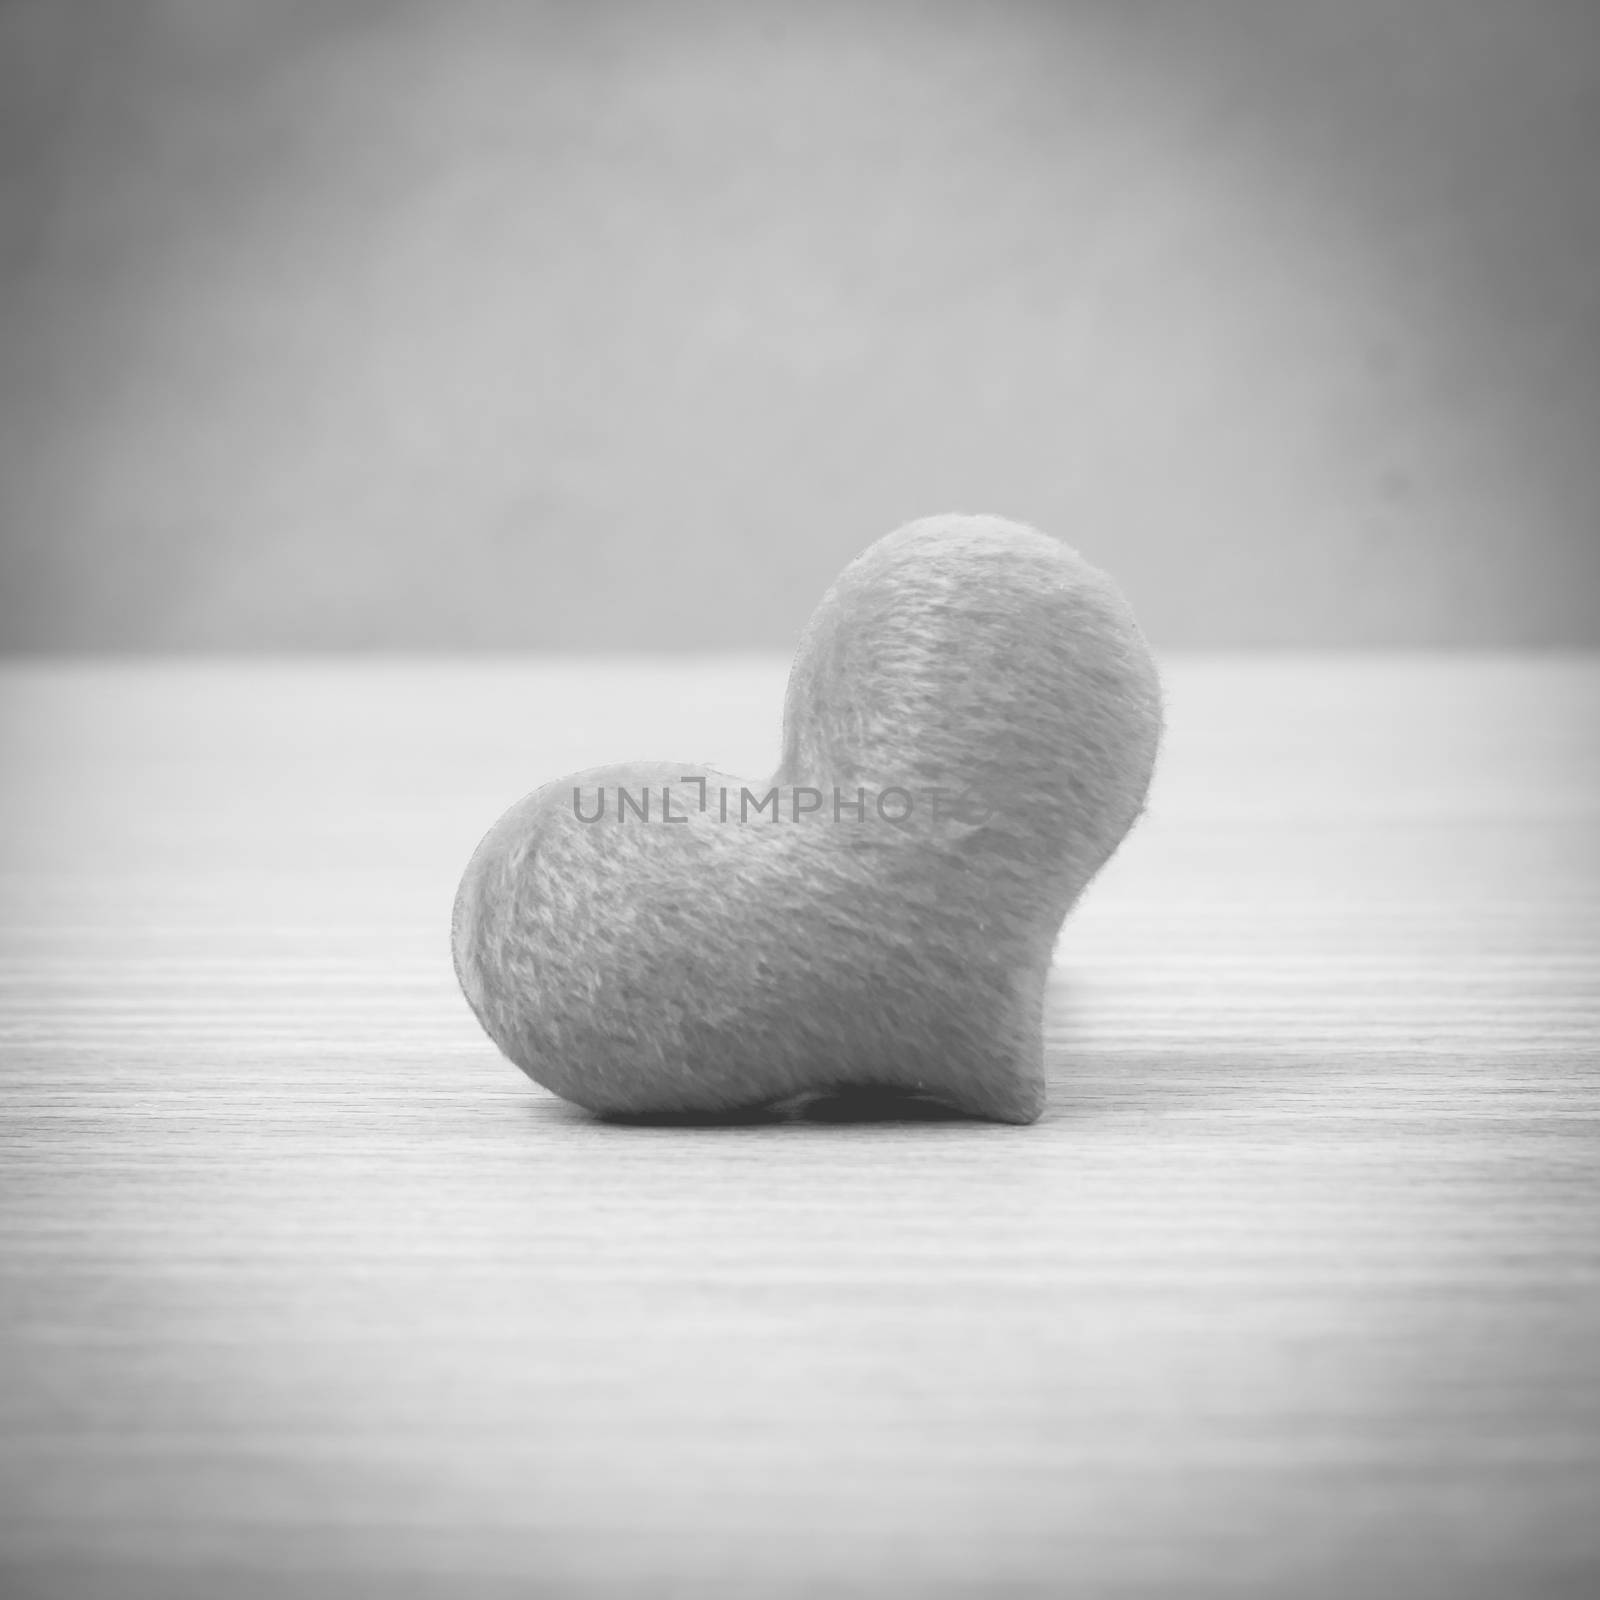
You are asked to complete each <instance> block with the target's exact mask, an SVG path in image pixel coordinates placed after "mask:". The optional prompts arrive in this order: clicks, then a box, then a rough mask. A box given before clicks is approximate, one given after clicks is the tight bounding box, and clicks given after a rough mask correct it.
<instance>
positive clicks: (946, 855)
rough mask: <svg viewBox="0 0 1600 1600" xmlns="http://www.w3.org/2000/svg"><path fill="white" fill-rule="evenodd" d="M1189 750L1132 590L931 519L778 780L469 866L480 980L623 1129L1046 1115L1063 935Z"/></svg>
mask: <svg viewBox="0 0 1600 1600" xmlns="http://www.w3.org/2000/svg"><path fill="white" fill-rule="evenodd" d="M1160 732H1161V700H1160V685H1159V681H1158V678H1157V674H1156V668H1155V663H1154V661H1153V659H1152V657H1151V654H1150V651H1149V648H1148V646H1147V645H1146V643H1145V640H1144V637H1143V635H1142V634H1141V633H1140V631H1139V628H1138V625H1137V624H1136V623H1135V622H1134V619H1133V616H1132V613H1131V612H1130V611H1129V609H1128V606H1127V603H1126V602H1125V601H1124V599H1123V598H1122V596H1121V594H1120V593H1119V592H1118V590H1117V588H1116V586H1115V585H1114V584H1113V583H1112V582H1111V580H1110V579H1109V578H1108V577H1107V576H1106V575H1105V574H1104V573H1102V572H1100V571H1098V570H1097V569H1095V568H1094V567H1092V566H1090V565H1089V564H1088V563H1087V562H1085V561H1084V560H1083V559H1082V558H1081V557H1080V556H1078V555H1077V554H1076V553H1075V552H1074V551H1072V550H1071V549H1069V548H1067V547H1066V546H1065V545H1063V544H1061V543H1060V542H1059V541H1057V540H1055V539H1052V538H1049V537H1048V536H1046V535H1045V534H1042V533H1039V532H1037V531H1036V530H1034V529H1032V528H1027V527H1023V526H1021V525H1019V524H1017V523H1013V522H1008V521H1005V520H1003V519H1001V518H998V517H967V516H944V517H930V518H927V519H925V520H923V521H920V522H913V523H910V524H908V525H907V526H905V527H903V528H900V529H899V530H898V531H896V532H894V533H891V534H890V535H888V537H886V538H884V539H880V540H879V541H878V542H877V543H876V544H874V545H872V546H871V547H870V548H869V549H868V550H867V551H866V552H865V553H864V554H862V555H861V556H860V557H858V558H857V559H856V560H855V561H854V562H852V563H851V564H850V565H849V566H848V567H846V568H845V570H844V572H843V573H842V574H841V575H840V577H839V579H838V580H837V582H835V584H834V585H833V587H832V588H831V589H830V590H829V591H828V593H827V595H826V596H825V597H824V598H823V600H822V603H821V604H820V605H819V606H818V607H817V610H816V611H815V613H814V614H813V615H812V618H811V620H810V622H809V624H808V625H807V627H806V630H805V634H804V637H803V638H802V641H801V644H800V649H799V653H798V655H797V656H796V659H795V663H794V667H793V670H792V671H791V673H790V676H789V686H788V691H787V696H786V700H785V705H784V741H783V760H782V764H781V765H780V767H779V768H778V770H777V772H776V773H775V774H774V775H773V777H771V778H770V779H767V780H765V781H763V782H751V781H750V780H745V779H739V778H736V777H731V776H728V775H726V774H723V773H720V772H716V771H712V770H709V769H706V768H703V767H701V768H697V767H693V766H678V765H663V764H659V763H635V764H629V765H622V766H614V767H603V768H597V769H594V770H591V771H588V772H583V773H579V774H577V775H575V776H572V777H566V778H561V779H558V780H557V781H556V782H554V783H551V784H548V785H546V786H545V787H543V788H541V789H539V790H537V791H535V792H534V793H533V794H531V795H529V796H527V797H526V798H525V799H524V800H522V801H520V802H519V803H518V804H517V805H515V806H513V807H512V808H511V810H510V811H508V812H507V813H506V814H505V816H503V817H502V818H501V819H500V821H499V822H498V823H496V824H495V826H494V827H493V828H492V829H491V830H490V832H489V834H488V835H487V836H486V837H485V839H484V840H483V843H482V844H481V845H480V846H479V847H478V850H477V852H476V854H475V855H474V856H473V857H472V860H471V862H470V863H469V864H468V866H467V869H466V872H465V874H464V876H463V877H462V880H461V888H460V891H459V893H458V895H457V897H456V904H455V915H454V920H453V927H452V945H453V950H454V956H455V965H456V974H457V976H458V978H459V979H460V982H461V987H462V989H463V991H464V992H465V994H466V997H467V1000H468V1003H469V1004H470V1005H471V1007H472V1009H473V1011H474V1012H475V1013H476V1015H477V1017H478V1020H479V1021H480V1022H481V1023H482V1024H483V1027H484V1029H485V1031H486V1032H487V1033H488V1035H489V1037H490V1038H491V1039H492V1040H493V1041H494V1042H495V1044H497V1045H498V1046H499V1047H500V1049H501V1050H502V1051H504V1053H505V1054H506V1055H507V1056H508V1057H510V1059H511V1060H512V1061H513V1062H515V1063H516V1064H517V1066H519V1067H521V1068H522V1070H523V1071H524V1072H526V1073H527V1074H528V1075H529V1076H530V1077H531V1078H533V1079H535V1080H536V1081H537V1082H539V1083H541V1084H543V1085H544V1086H545V1087H546V1088H547V1089H551V1090H553V1091H554V1092H555V1093H556V1094H559V1095H562V1096H564V1097H565V1098H566V1099H568V1100H572V1101H575V1102H576V1103H577V1104H579V1105H582V1106H587V1107H589V1108H590V1109H591V1110H594V1111H598V1112H607V1113H628V1114H643V1113H653V1112H689V1113H694V1112H717V1111H727V1110H734V1109H738V1108H746V1107H759V1106H764V1105H772V1104H777V1103H780V1102H786V1101H790V1100H793V1099H796V1098H798V1097H803V1096H806V1095H810V1094H820V1093H826V1092H830V1091H834V1090H837V1089H840V1088H843V1087H848V1086H862V1087H873V1088H887V1089H893V1090H900V1091H906V1092H910V1093H914V1094H920V1095H923V1096H927V1097H929V1098H931V1099H934V1100H938V1101H940V1102H942V1103H944V1104H946V1105H949V1106H951V1107H954V1108H955V1109H957V1110H961V1111H965V1112H968V1113H971V1114H974V1115H978V1116H984V1117H990V1118H994V1119H997V1120H1000V1121H1006V1122H1031V1121H1033V1120H1034V1119H1035V1118H1036V1117H1038V1115H1039V1114H1040V1112H1041V1111H1042V1109H1043V1107H1044V1101H1045V1080H1044V1060H1043V1009H1044V986H1045V980H1046V977H1047V974H1048V971H1049V967H1050V960H1051V953H1052V949H1053V946H1054V943H1055V938H1056V934H1057V932H1058V931H1059V929H1060V926H1061V923H1062V920H1063V918H1064V917H1065V916H1066V914H1067V912H1068V911H1069V910H1070V909H1071V907H1072V905H1073V903H1074V902H1075V901H1076V900H1077V898H1078V896H1079V895H1080V894H1081V893H1082V892H1083V889H1084V887H1085V885H1087V884H1088V882H1089V880H1090V879H1091V878H1092V877H1093V876H1094V875H1095V873H1096V872H1098V871H1099V870H1100V868H1101V866H1102V865H1103V864H1104V863H1105V861H1106V860H1107V858H1108V857H1109V856H1110V855H1111V853H1112V852H1113V851H1114V850H1115V849H1116V847H1117V845H1118V844H1119V843H1120V842H1121V840H1122V838H1123V836H1124V835H1125V834H1126V833H1127V831H1128V829H1129V828H1130V827H1131V826H1132V825H1133V822H1134V820H1135V818H1136V817H1137V816H1138V814H1139V812H1140V810H1141V808H1142V807H1143V804H1144V798H1145V794H1146V791H1147V789H1148V787H1149V783H1150V776H1151V772H1152V770H1153V767H1154V763H1155V755H1156V747H1157V744H1158V741H1159V738H1160Z"/></svg>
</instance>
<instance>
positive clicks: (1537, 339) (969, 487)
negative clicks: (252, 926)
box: [0, 0, 1600, 650]
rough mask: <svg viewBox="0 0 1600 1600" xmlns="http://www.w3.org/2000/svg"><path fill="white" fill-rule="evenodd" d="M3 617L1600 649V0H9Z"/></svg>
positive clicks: (691, 636)
mask: <svg viewBox="0 0 1600 1600" xmlns="http://www.w3.org/2000/svg"><path fill="white" fill-rule="evenodd" d="M0 74H3V77H0V93H3V103H4V116H5V126H4V130H3V152H4V172H3V181H4V205H3V223H4V237H3V257H0V260H3V269H0V270H3V279H0V359H3V362H4V387H3V413H0V559H3V563H4V566H3V573H0V645H3V647H5V648H7V649H10V650H40V649H43V650H59V649H80V648H91V649H108V650H123V649H133V650H146V649H161V650H165V649H193V648H206V649H213V648H223V649H232V648H241V649H252V650H253V649H265V648H336V649H343V648H419V647H420V648H444V647H481V648H510V647H532V648H576V649H596V650H602V649H617V648H629V647H637V648H663V647H684V648H701V647H723V646H739V647H773V648H782V647H786V646H787V645H789V644H790V643H791V642H792V640H793V636H794V634H795V632H796V630H797V629H798V628H799V626H800V624H801V623H802V622H803V620H804V618H805V616H806V614H807V612H808V611H809V609H810V607H811V605H812V604H813V602H814V601H815V599H816V598H817V597H818V595H819V594H820V592H821V590H822V588H823V587H824V586H825V585H826V583H827V582H828V580H829V579H830V578H831V577H832V575H833V573H834V572H835V571H836V570H837V568H838V567H839V566H840V565H841V564H842V563H843V562H844V561H845V560H846V559H848V558H849V557H850V556H851V555H853V554H854V553H855V552H856V551H857V550H858V549H859V548H860V547H861V546H863V545H864V544H866V543H867V542H869V541H870V540H871V539H872V538H874V537H876V536H877V535H878V534H880V533H882V532H885V531H886V530H887V529H888V528H890V527H892V526H894V525H895V524H896V523H898V522H900V521H902V520H904V519H906V518H908V517H911V516H914V515H919V514H922V513H925V512H929V511H936V510H943V509H967V510H995V511H1001V512H1005V513H1008V514H1011V515H1014V516H1018V517H1022V518H1025V519H1028V520H1031V521H1034V522H1037V523H1039V524H1040V525H1041V526H1044V527H1046V528H1048V529H1050V530H1052V531H1054V532H1057V533H1060V534H1062V535H1064V536H1065V537H1067V538H1068V539H1070V540H1072V541H1073V542H1074V543H1077V544H1079V545H1080V546H1081V547H1082V548H1083V549H1084V550H1085V551H1086V552H1087V553H1089V554H1090V555H1091V556H1092V557H1094V558H1095V559H1097V560H1099V561H1101V562H1102V563H1104V564H1106V565H1108V566H1110V567H1111V568H1112V569H1113V570H1114V571H1115V572H1116V573H1117V574H1118V576H1119V577H1120V578H1121V579H1122V581H1123V583H1124V585H1125V587H1126V588H1127V589H1128V591H1129V593H1130V595H1131V596H1132V598H1133V600H1134V602H1135V605H1136V606H1137V608H1138V610H1139V613H1140V615H1141V617H1142V618H1143V620H1144V622H1145V624H1146V627H1147V630H1148V631H1149V632H1150V634H1151V635H1152V637H1153V639H1154V641H1155V642H1156V643H1157V644H1158V645H1163V646H1232V645H1240V646H1253V645H1283V644H1288V645H1295V644H1307V645H1335V646H1345V645H1349V646H1362V645H1380V644H1381V645H1412V644H1415V645H1422V646H1438V645H1465V646H1483V645H1518V646H1520V645H1536V646H1547V645H1548V646H1561V645H1574V644H1587V645H1593V644H1597V643H1600V605H1597V604H1596V598H1597V594H1600V529H1597V527H1596V520H1597V507H1600V359H1597V357H1600V270H1597V266H1596V262H1597V248H1596V247H1597V244H1600V181H1597V179H1596V177H1595V167H1596V154H1597V149H1600V6H1596V5H1594V4H1592V3H1590V0H1567V3H1563V0H1535V3H1528V0H1522V3H1518V4H1515V5H1512V4H1507V3H1505V0H1407V3H1394V0H1390V3H1383V0H1356V3H1341V4H1337V5H1335V4H1331V3H1330V4H1325V5H1324V4H1311V3H1305V0H1294V3H1281V0H1280V3H1261V4H1223V3H1182V4H1179V3H1171V4H1155V3H1127V0H1117V3H1110V0H1107V3H1104V4H1066V3H1064V4H1057V5H1050V4H997V3H971V4H966V5H962V6H941V5H933V4H922V5H915V6H912V5H886V4H870V3H857V4H852V5H830V4H807V5H799V4H795V5H785V6H777V5H768V4H712V5H689V4H674V5H666V4H658V5H644V4H590V5H580V4H570V5H534V4H528V3H516V4H513V3H506V4H491V3H463V0H452V3H444V0H438V3H433V4H403V3H392V0H391V3H376V0H374V3H360V0H343V3H318V4H289V3H283V4H274V3H267V0H261V3H251V0H79V3H60V0H52V3H44V0H40V3H29V0H10V3H5V4H3V5H0Z"/></svg>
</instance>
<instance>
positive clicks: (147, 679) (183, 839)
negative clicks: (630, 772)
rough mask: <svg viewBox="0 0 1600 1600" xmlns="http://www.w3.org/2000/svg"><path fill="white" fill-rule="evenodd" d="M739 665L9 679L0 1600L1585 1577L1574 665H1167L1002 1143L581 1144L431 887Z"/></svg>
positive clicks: (1595, 1161) (745, 695)
mask: <svg viewBox="0 0 1600 1600" xmlns="http://www.w3.org/2000/svg"><path fill="white" fill-rule="evenodd" d="M785 670H786V663H784V662H782V661H774V660H770V659H766V658H761V659H718V660H698V661H696V660H680V661H676V662H671V661H636V662H617V661H600V660H596V661H576V660H569V661H565V662H549V661H546V662H539V661H533V660H530V661H520V662H519V661H514V660H504V661H493V660H484V661H477V662H467V661H449V660H440V661H425V660H414V661H387V662H385V661H378V662H370V661H369V662H365V663H362V662H355V661H351V662H330V661H317V662H299V663H294V662H233V663H195V662H189V663H181V664H180V663H168V664H143V665H136V664H124V663H115V662H112V663H106V662H100V663H89V662H67V663H58V664H51V665H46V664H13V665H10V666H7V667H5V668H4V669H3V670H0V759H3V765H4V783H3V802H0V823H3V826H0V1049H3V1074H0V1108H3V1122H0V1202H3V1213H0V1340H3V1348H0V1593H3V1594H4V1595H5V1596H6V1597H8V1600H11V1597H16V1596H35V1595H40V1596H53V1597H54V1596H61V1597H72V1600H78V1597H92V1596H116V1597H119V1600H121V1597H144V1596H149V1597H159V1600H172V1597H184V1596H206V1597H217V1596H221V1597H228V1596H234V1595H241V1596H279V1595H285V1596H287V1595H333V1596H345V1595H369V1594H370V1595H383V1596H386V1597H396V1596H422V1595H430V1596H431V1595H440V1596H458V1595H460V1596H478V1595H500V1594H504V1595H519V1596H523V1595H541V1596H543V1595H551V1596H564V1595H591V1594H592V1595H611V1594H624V1595H640V1596H654V1595H685V1596H696V1597H698V1596H709V1595H728V1596H734V1595H738V1596H753V1597H760V1596H765V1595H790V1594H796V1595H798V1594H816V1595H835V1594H837V1595H873V1594H915V1595H987V1594H1000V1595H1035V1594H1038V1595H1058V1594H1073V1595H1101V1594H1107V1595H1146V1594H1148V1595H1168V1594H1171V1595H1232V1594H1250V1595H1285V1596H1300V1597H1303V1596H1324V1595H1325V1596H1330V1597H1333V1596H1337V1597H1341V1600H1343V1597H1348V1596H1367V1595H1373V1596H1411V1595H1438V1596H1451V1597H1457V1600H1459V1597H1463V1596H1483V1597H1485V1600H1521V1597H1528V1596H1542V1595H1572V1596H1578V1595H1583V1596H1589V1595H1592V1594H1595V1593H1600V660H1597V659H1595V658H1588V659H1583V658H1575V657H1565V658H1562V657H1542V658H1534V657H1528V658H1522V659H1516V658H1492V657H1484V658H1450V657H1431V658H1430V657H1411V658H1402V657H1396V658H1366V657H1360V658H1337V657H1298V658H1296V657H1284V658H1276V657H1256V658H1237V659H1231V658H1230V659H1223V658H1188V659H1174V660H1171V661H1169V662H1168V663H1167V673H1168V683H1169V689H1170V724H1171V727H1170V736H1169V739H1168V743H1167V746H1166V749H1165V752H1164V755H1163V759H1162V764H1161V767H1160V769H1159V771H1158V775H1157V781H1156V787H1155V791H1154V795H1153V800H1152V806H1151V811H1150V814H1149V815H1148V817H1147V818H1146V820H1145V821H1144V823H1142V824H1141V826H1140V828H1139V829H1138V830H1137V831H1136V832H1135V834H1134V835H1133V836H1132V837H1131V838H1130V839H1129V841H1128V843H1127V844H1126V845H1125V847H1124V849H1123V851H1122V853H1121V854H1120V855H1119V856H1118V857H1117V858H1116V860H1115V861H1114V862H1113V863H1112V865H1111V867H1110V868H1109V869H1108V870H1107V872H1106V873H1105V875H1104V876H1103V878H1102V879H1101V880H1100V881H1099V882H1098V883H1097V884H1096V885H1095V886H1094V887H1093V888H1092V889H1091V891H1090V893H1089V896H1088V897H1087V899H1086V900H1085V901H1084V903H1083V904H1082V906H1081V907H1080V908H1079V910H1078V911H1077V912H1076V913H1075V915H1074V917H1073V918H1072V919H1071V920H1070V921H1069V923H1068V925H1067V929H1066V931H1065V933H1064V935H1063V938H1062V941H1061V945H1060V948H1059V951H1058V958H1057V979H1056V982H1055V986H1054V990H1053V993H1052V997H1051V1003H1050V1015H1049V1040H1050V1072H1051V1080H1052V1099H1051V1109H1050V1112H1049V1113H1048V1115H1047V1117H1046V1119H1045V1120H1044V1121H1043V1122H1041V1123H1039V1124H1038V1125H1036V1126H1034V1127H1028V1128H1016V1127H1002V1126H990V1125H985V1124H979V1123H972V1122H966V1121H955V1120H919V1119H910V1120H878V1121H865V1122H851V1123H841V1122H839V1121H837V1120H829V1119H828V1118H827V1116H825V1115H819V1116H816V1117H813V1118H809V1119H791V1120H782V1121H768V1122H757V1123H752V1124H747V1125H735V1126H722V1127H667V1128H663V1127H622V1126H612V1125H607V1124H603V1123H600V1122H597V1121H595V1120H594V1119H592V1118H590V1117H588V1116H586V1115H585V1114H583V1113H580V1112H578V1111H576V1110H573V1109H571V1108H568V1107H566V1106H564V1105H563V1104H561V1103H560V1102H558V1101H556V1100H554V1099H552V1098H551V1097H549V1096H548V1095H546V1094H545V1093H544V1092H543V1091H542V1090H539V1089H537V1088H536V1087H534V1086H533V1085H531V1084H530V1083H528V1082H527V1081H526V1080H524V1079H523V1078H522V1077H521V1075H520V1074H518V1073H517V1072H516V1071H515V1070H514V1069H513V1068H512V1067H510V1066H509V1065H508V1064H507V1063H506V1062H505V1061H503V1060H502V1059H501V1058H500V1057H499V1056H498V1055H497V1054H496V1053H495V1052H494V1050H493V1048H492V1047H491V1046H490V1045H489V1044H488V1042H487V1041H486V1040H485V1039H484V1038H483V1036H482V1035H481V1034H480V1033H479V1031H478V1029H477V1027H476V1024H475V1023H474V1022H473V1020H472V1018H471V1016H470V1014H469V1013H468V1011H467V1009H466V1006H465V1003H464V1002H463V1001H462V1000H461V998H460V996H459V994H458V993H457V991H456V988H455V984H454V981H453V978H452V975H451V970H450V963H449V953H448V922H449V911H450V904H451V899H452V896H453V894H454V890H455V884H456V879H457V877H458V875H459V873H460V870H461V868H462V866H463V865H464V864H465V862H466V859H467V857H468V855H469V854H470V852H471V850H472V848H473V847H474V845H475V844H476V842H477V840H478V838H479V836H480V835H481V833H482V832H483V831H484V830H485V829H486V828H487V826H488V825H489V823H490V822H491V821H492V820H493V819H494V818H495V817H496V816H497V815H498V814H499V812H500V811H501V810H502V809H503V808H504V807H505V806H506V805H507V804H509V803H510V801H511V800H513V799H514V798H516V797H517V796H518V795H520V794H521V793H522V792H524V791H525V790H527V789H530V788H532V787H534V786H535V785H536V784H538V783H540V782H543V781H545V780H546V779H548V778H551V777H555V776H558V775H560V774H561V773H563V772H566V771H569V770H572V769H575V768H578V767H580V766H584V765H589V764H594V763H598V762H601V761H606V760H611V759H620V758H624V757H632V756H640V757H654V756H661V757H664V758H673V759H684V760H687V761H690V762H693V763H704V762H713V763H716V764H718V765H721V766H726V767H730V768H732V769H733V770H735V771H747V772H750V773H752V774H753V775H759V774H761V773H763V772H765V771H767V770H768V769H769V768H770V767H771V765H772V763H773V761H774V759H775V756H776V750H777V738H778V712H779V703H780V696H781V689H782V682H783V677H784V672H785ZM686 770H688V769H686Z"/></svg>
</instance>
